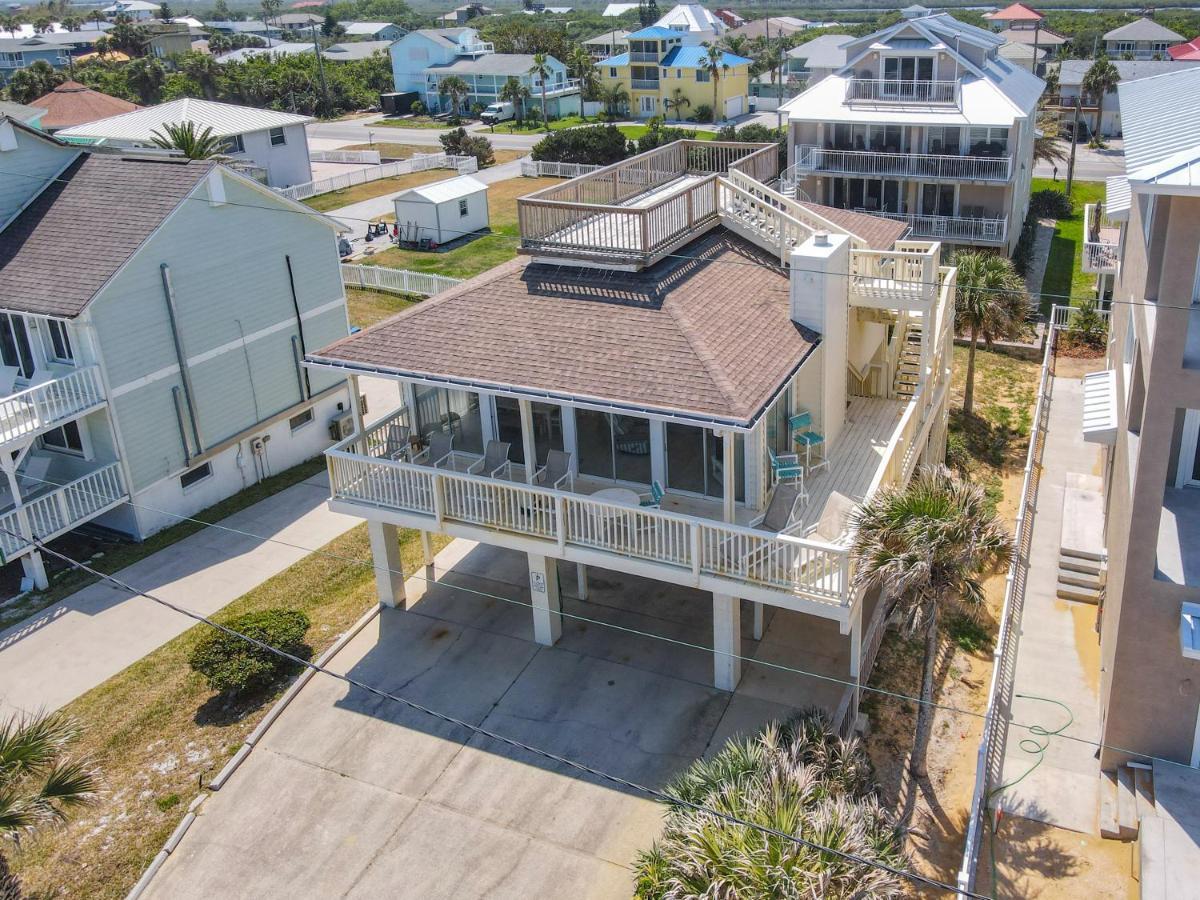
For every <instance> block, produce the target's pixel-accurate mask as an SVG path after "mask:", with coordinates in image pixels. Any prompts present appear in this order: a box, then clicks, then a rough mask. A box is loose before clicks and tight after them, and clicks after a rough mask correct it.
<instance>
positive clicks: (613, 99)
mask: <svg viewBox="0 0 1200 900" xmlns="http://www.w3.org/2000/svg"><path fill="white" fill-rule="evenodd" d="M600 102H601V103H603V104H604V111H605V112H606V113H608V116H609V118H614V117H615V116H616V115H617V113H618V112H620V111H621V110H622V109H624V108H625V107H626V105H628V103H629V91H627V90H625V88H624V87H622V86H621V83H620V82H619V81H618V82H614V83H613V84H610V85H607V86H603V87H601V88H600Z"/></svg>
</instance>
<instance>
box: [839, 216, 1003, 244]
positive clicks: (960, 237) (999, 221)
mask: <svg viewBox="0 0 1200 900" xmlns="http://www.w3.org/2000/svg"><path fill="white" fill-rule="evenodd" d="M855 212H860V213H866V214H868V215H871V216H883V217H884V218H885V219H895V220H897V221H899V222H907V223H908V227H909V228H911V229H912V231H911V236H912V237H921V238H934V239H935V240H947V241H996V242H1000V241H1003V240H1004V239H1005V238H1006V237H1007V236H1008V217H1007V216H994V217H991V216H988V217H975V216H925V215H918V214H916V213H894V212H881V211H880V210H877V209H862V208H859V209H856V210H855Z"/></svg>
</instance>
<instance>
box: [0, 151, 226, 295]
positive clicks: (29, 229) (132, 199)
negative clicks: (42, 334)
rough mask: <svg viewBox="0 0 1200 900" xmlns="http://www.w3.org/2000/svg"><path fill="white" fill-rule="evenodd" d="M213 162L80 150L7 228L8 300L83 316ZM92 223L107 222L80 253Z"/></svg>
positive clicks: (3, 260)
mask: <svg viewBox="0 0 1200 900" xmlns="http://www.w3.org/2000/svg"><path fill="white" fill-rule="evenodd" d="M215 165H216V164H215V163H213V162H211V161H203V162H199V161H196V160H178V159H163V158H154V159H147V158H136V157H128V156H107V155H102V154H93V153H80V154H79V156H78V157H77V158H76V159H75V160H74V161H73V162H72V163H71V164H70V165H69V166H67V168H66V169H65V170H64V171H63V172H62V174H61V175H59V176H58V177H57V178H56V179H55V180H54V181H52V182H51V183H50V184H48V185H47V186H46V188H45V189H44V190H43V191H42V192H41V193H40V194H38V196H37V197H36V198H34V200H33V201H32V202H31V203H30V204H29V205H28V206H27V207H25V209H24V210H22V211H21V213H20V214H19V215H18V216H17V217H16V218H15V219H13V220H12V222H10V223H9V225H8V227H7V228H5V229H4V231H3V233H2V236H3V240H0V297H3V298H4V305H5V306H6V307H7V308H9V309H14V310H19V311H21V312H30V313H36V314H40V315H47V316H61V317H66V318H71V317H74V316H77V315H79V313H81V312H82V311H83V308H84V307H85V306H87V304H88V303H89V302H90V301H91V299H92V298H93V297H94V296H95V295H96V293H97V292H98V291H99V290H100V289H101V288H102V287H104V285H105V284H107V283H108V281H109V279H111V278H112V276H113V275H114V274H116V272H117V270H118V269H120V268H121V266H122V265H123V264H124V263H125V261H126V260H127V259H129V257H130V256H132V255H133V253H134V252H135V251H136V250H137V249H138V248H139V247H141V246H142V244H143V243H145V241H146V239H147V238H149V237H150V235H152V234H153V233H154V232H155V231H156V230H157V229H158V227H159V226H160V225H161V224H162V223H163V221H164V220H165V219H166V218H167V217H168V216H169V215H170V214H171V213H172V212H173V211H174V210H175V209H176V208H177V207H178V206H179V204H180V203H182V202H183V201H184V199H185V198H186V197H187V196H188V195H189V194H190V193H191V192H192V191H193V190H194V189H195V188H196V186H197V185H198V184H199V183H200V182H201V181H202V180H203V179H204V177H205V176H206V175H207V174H208V173H209V171H210V170H211V169H212V168H213V167H214V166H215ZM118 210H119V211H120V215H114V212H115V211H118ZM90 228H102V230H103V234H104V239H103V240H96V241H88V242H87V251H86V252H83V253H81V252H78V251H79V248H80V244H79V235H80V233H81V231H82V232H86V231H87V229H90ZM68 259H69V264H64V261H66V260H68Z"/></svg>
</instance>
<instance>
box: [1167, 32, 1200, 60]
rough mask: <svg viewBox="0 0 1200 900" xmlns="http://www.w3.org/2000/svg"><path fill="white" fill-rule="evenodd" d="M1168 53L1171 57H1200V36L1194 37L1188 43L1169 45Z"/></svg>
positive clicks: (1189, 58)
mask: <svg viewBox="0 0 1200 900" xmlns="http://www.w3.org/2000/svg"><path fill="white" fill-rule="evenodd" d="M1167 55H1168V56H1170V57H1171V59H1187V60H1192V59H1200V37H1197V38H1192V39H1191V40H1190V41H1188V42H1187V43H1186V44H1176V45H1175V46H1174V47H1168V48H1167Z"/></svg>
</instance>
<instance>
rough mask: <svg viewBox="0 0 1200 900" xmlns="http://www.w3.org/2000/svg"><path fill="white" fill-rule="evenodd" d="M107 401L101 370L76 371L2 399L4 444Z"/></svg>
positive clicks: (0, 415)
mask: <svg viewBox="0 0 1200 900" xmlns="http://www.w3.org/2000/svg"><path fill="white" fill-rule="evenodd" d="M103 401H104V388H103V386H102V385H101V383H100V369H99V368H98V367H97V366H88V367H86V368H83V369H75V370H73V371H70V372H68V373H67V374H65V375H62V376H60V377H58V378H55V379H54V380H52V381H47V382H45V383H43V384H36V385H33V386H32V387H28V388H26V389H25V390H23V391H19V392H17V393H15V394H10V395H9V396H7V397H5V398H4V399H2V400H0V445H3V444H8V443H10V442H11V441H14V440H18V439H19V438H22V437H27V436H28V435H31V434H35V433H37V432H39V431H45V430H47V429H50V428H54V427H56V426H57V425H61V424H63V423H64V422H67V421H68V420H70V419H73V418H75V417H76V416H78V415H79V414H80V413H82V412H84V411H85V410H88V409H91V408H92V407H95V406H98V405H99V404H100V403H102V402H103Z"/></svg>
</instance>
